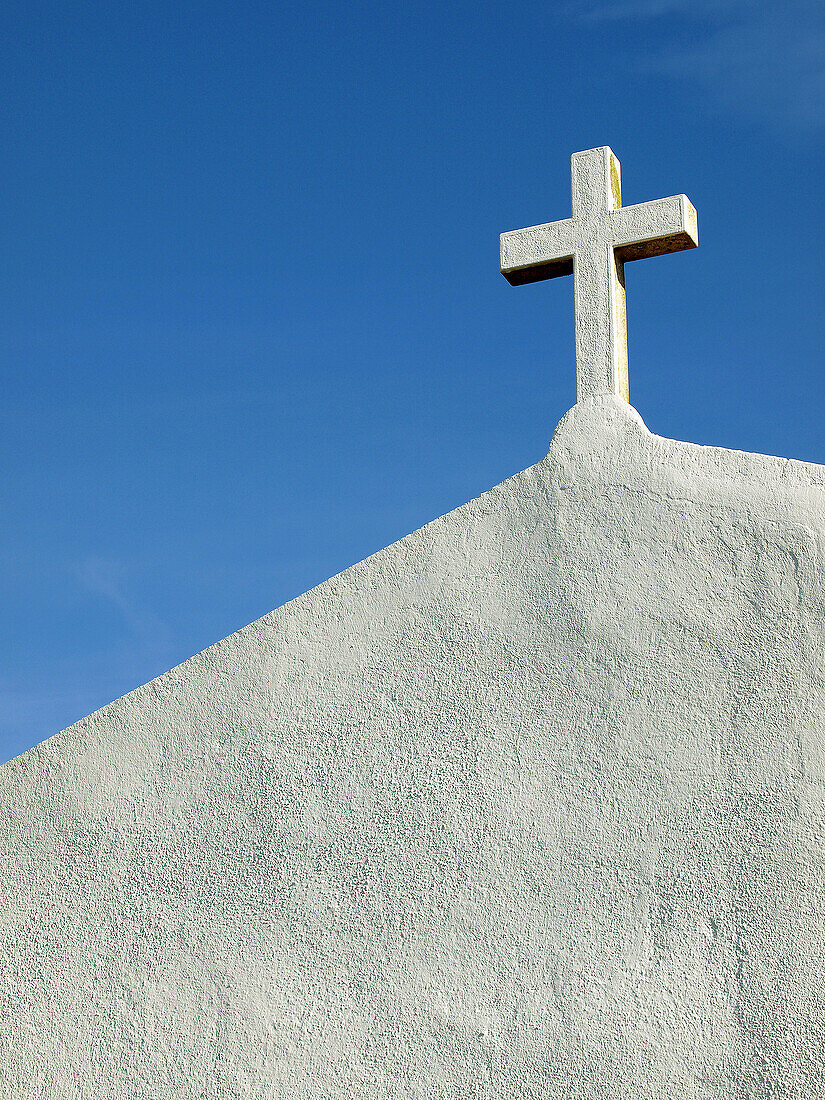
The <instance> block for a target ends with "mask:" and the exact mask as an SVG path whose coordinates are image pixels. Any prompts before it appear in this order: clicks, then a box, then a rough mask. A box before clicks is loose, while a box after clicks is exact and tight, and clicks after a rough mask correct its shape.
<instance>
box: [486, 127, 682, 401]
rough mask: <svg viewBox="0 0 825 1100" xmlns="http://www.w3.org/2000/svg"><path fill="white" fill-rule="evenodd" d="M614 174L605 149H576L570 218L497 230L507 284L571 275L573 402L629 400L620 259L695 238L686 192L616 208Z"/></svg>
mask: <svg viewBox="0 0 825 1100" xmlns="http://www.w3.org/2000/svg"><path fill="white" fill-rule="evenodd" d="M620 172H621V168H620V165H619V162H618V160H617V159H616V157H615V156H614V154H613V152H612V150H610V149H608V148H607V146H603V147H602V148H601V149H588V150H586V151H585V152H583V153H574V154H573V156H572V157H571V158H570V176H571V182H572V188H571V189H572V193H573V217H572V218H567V219H566V220H565V221H562V222H550V223H549V224H548V225H534V226H532V227H531V228H529V229H516V230H514V231H513V232H511V233H502V234H501V273H502V275H504V277H505V278H506V279H507V281H508V282H509V283H512V285H513V286H519V285H520V284H522V283H533V282H536V281H537V280H539V279H554V278H555V277H556V276H557V275H570V274H571V273H572V275H573V302H574V308H575V318H576V400H577V401H582V400H583V399H584V398H586V397H590V396H593V395H595V394H605V393H607V394H613V395H615V396H617V397H623V398H624V399H625V401H628V400H629V395H628V384H627V318H626V314H625V292H624V265H625V262H626V261H627V260H640V259H642V257H644V256H661V255H663V254H664V253H665V252H679V251H681V250H682V249H683V248H695V247H696V245H697V244H698V243H699V238H698V230H697V223H696V211H695V210H694V208H693V205H692V203H691V202H690V200H689V199H688V198H687V196H686V195H673V196H672V197H671V198H669V199H657V200H656V201H655V202H642V203H639V204H638V205H637V206H622V192H621V176H620Z"/></svg>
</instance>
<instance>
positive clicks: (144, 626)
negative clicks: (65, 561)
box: [75, 557, 171, 650]
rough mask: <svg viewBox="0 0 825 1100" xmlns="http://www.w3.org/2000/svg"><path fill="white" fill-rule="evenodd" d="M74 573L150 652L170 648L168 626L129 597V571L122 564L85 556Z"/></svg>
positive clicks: (149, 610)
mask: <svg viewBox="0 0 825 1100" xmlns="http://www.w3.org/2000/svg"><path fill="white" fill-rule="evenodd" d="M75 573H76V576H77V579H78V580H79V581H80V583H81V585H82V586H83V587H84V588H85V589H86V590H87V591H88V592H90V593H92V594H94V595H96V596H100V597H102V598H103V599H104V600H105V601H106V602H107V603H109V604H110V605H111V606H112V607H114V608H115V609H116V610H117V611H118V612H120V615H121V616H122V619H123V622H124V624H125V626H126V628H127V629H128V630H129V631H130V633H131V634H132V635H133V636H134V637H135V638H137V640H138V641H140V642H142V643H143V644H144V645H145V646H147V647H149V648H151V649H152V650H158V649H165V648H166V647H167V646H168V645H169V642H170V639H171V631H170V629H169V627H168V626H167V625H166V623H164V622H163V620H162V619H160V618H159V617H158V616H157V615H156V614H155V613H154V612H153V611H152V610H151V609H150V608H148V607H145V606H143V605H142V604H141V602H140V601H138V600H136V599H135V598H134V597H133V596H132V595H131V593H130V592H129V587H128V570H127V569H126V567H125V566H124V565H123V564H122V563H121V562H117V561H113V560H111V559H108V558H99V557H88V558H85V559H84V560H83V561H81V562H79V563H78V564H77V566H76V568H75Z"/></svg>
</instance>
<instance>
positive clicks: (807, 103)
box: [569, 0, 825, 136]
mask: <svg viewBox="0 0 825 1100" xmlns="http://www.w3.org/2000/svg"><path fill="white" fill-rule="evenodd" d="M569 10H570V12H571V13H572V11H573V9H572V8H571V9H569ZM575 17H576V18H577V19H578V20H579V21H580V22H582V23H591V24H592V23H599V22H601V23H605V22H610V21H612V22H619V21H623V22H627V23H635V24H637V25H639V27H640V29H645V30H646V31H647V32H649V33H645V34H644V43H645V49H644V59H643V60H642V59H639V60H638V61H637V63H636V64H637V68H642V67H643V68H644V69H645V70H646V71H647V72H650V71H653V72H658V73H660V74H662V75H665V76H670V77H673V78H675V79H678V80H679V81H681V82H683V83H684V84H685V85H686V86H687V87H688V88H689V87H690V86H691V85H692V86H693V88H694V89H695V90H696V91H701V92H702V93H704V94H703V97H702V104H703V105H704V106H705V107H713V106H715V107H716V108H717V109H719V110H722V111H725V112H733V113H736V114H739V115H740V116H741V117H743V118H747V119H748V120H749V121H751V122H758V123H764V124H768V125H770V126H772V127H773V128H778V129H781V130H784V131H787V132H790V133H792V134H794V135H797V136H798V135H801V134H805V133H812V132H815V131H821V130H822V129H823V128H825V5H824V4H822V3H821V0H816V2H812V0H786V3H784V4H755V3H753V2H745V0H616V2H615V3H609V2H608V3H606V2H604V0H597V2H593V3H590V4H585V5H583V6H581V7H578V8H577V9H576V16H575Z"/></svg>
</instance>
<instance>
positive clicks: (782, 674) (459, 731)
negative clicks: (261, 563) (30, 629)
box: [0, 399, 825, 1100]
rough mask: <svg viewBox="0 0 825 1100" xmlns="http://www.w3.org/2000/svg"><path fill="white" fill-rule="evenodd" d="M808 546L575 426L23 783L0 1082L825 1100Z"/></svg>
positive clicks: (742, 488)
mask: <svg viewBox="0 0 825 1100" xmlns="http://www.w3.org/2000/svg"><path fill="white" fill-rule="evenodd" d="M823 539H825V468H823V467H817V466H811V465H806V464H803V463H799V462H789V461H784V460H780V459H776V458H768V457H763V456H758V455H746V454H741V453H737V452H731V451H724V450H718V449H714V448H705V447H696V446H692V445H689V444H685V443H676V442H673V441H671V440H666V439H661V438H658V437H656V436H653V435H651V434H649V433H648V431H647V430H646V429H645V427H644V425H643V424H642V422H641V420H640V419H639V418H638V416H637V414H636V413H635V412H634V411H633V410H632V409H630V408H629V407H628V406H627V405H625V404H624V403H623V402H621V401H619V400H611V399H607V400H604V401H600V402H593V403H590V404H588V405H579V406H577V407H576V408H575V409H574V410H573V411H572V412H571V413H569V414H568V416H567V417H566V418H565V419H564V420H563V421H562V423H561V425H560V426H559V428H558V429H557V432H556V435H555V436H554V440H553V443H552V445H551V447H550V452H549V454H548V456H547V457H546V458H545V459H544V460H543V461H542V462H539V463H538V464H537V465H536V466H533V467H531V468H530V469H528V470H526V471H524V472H523V473H521V474H518V475H517V476H515V477H513V478H510V479H509V480H508V481H506V482H504V483H503V484H502V485H499V486H498V487H497V488H495V489H492V490H490V491H489V492H488V493H485V494H484V495H483V496H482V497H480V498H479V499H478V500H475V501H472V502H471V503H469V504H467V505H465V506H464V507H462V508H459V509H457V510H456V511H455V512H452V513H450V514H449V515H447V516H444V517H442V518H441V519H439V520H436V521H435V522H434V523H431V524H429V525H428V526H426V527H424V528H422V529H421V530H420V531H416V532H415V533H414V534H412V535H409V536H408V537H407V538H405V539H402V540H401V542H399V543H397V544H395V545H394V546H391V547H389V548H388V549H386V550H384V551H382V552H381V553H379V554H376V555H375V556H374V557H372V558H369V559H368V560H366V561H364V562H362V563H361V564H359V565H356V566H354V567H353V568H352V569H349V570H347V571H346V572H345V573H343V574H341V575H340V576H337V577H333V578H332V579H331V580H329V581H327V582H326V583H325V584H322V585H321V586H320V587H318V588H316V589H314V590H313V591H311V592H309V593H307V594H306V595H304V596H302V597H300V598H299V599H297V600H295V601H293V602H292V603H290V604H288V605H287V606H286V607H283V608H281V609H280V610H279V611H276V612H274V613H272V614H271V615H268V616H266V617H265V618H263V619H261V620H259V621H258V622H256V623H253V624H252V625H251V626H249V627H246V628H245V629H244V630H241V631H240V632H239V633H237V634H235V635H233V636H232V637H230V638H228V639H226V640H225V641H223V642H220V643H219V644H218V645H215V646H213V647H212V648H211V649H208V650H206V651H205V652H204V653H201V654H200V655H199V656H197V657H193V658H192V659H191V660H189V661H187V662H186V663H185V664H183V665H181V666H180V667H178V668H175V669H173V670H172V671H171V672H168V673H167V674H166V675H164V676H162V677H160V678H159V679H158V680H156V681H154V682H153V683H151V684H148V685H147V686H146V687H143V688H140V689H139V690H137V691H135V692H133V693H132V694H131V695H128V696H126V697H125V698H123V699H120V700H118V701H117V702H115V703H112V704H111V705H110V706H108V707H106V708H104V709H103V710H101V711H99V712H98V713H96V714H93V715H92V716H91V717H90V718H87V719H85V720H84V721H82V722H79V723H78V724H77V725H75V726H73V727H72V728H71V729H69V730H67V731H65V732H64V733H62V734H59V735H58V736H56V737H54V738H52V739H51V740H49V741H46V742H45V743H44V744H42V745H40V746H38V747H37V748H35V749H32V750H31V751H30V752H28V753H26V754H25V755H24V756H21V757H19V758H18V759H16V760H14V761H12V762H11V763H10V764H8V765H7V766H6V767H4V768H3V769H0V898H2V921H0V928H1V929H2V955H0V1094H1V1095H2V1096H3V1097H14V1098H16V1100H34V1098H37V1100H52V1098H59V1100H69V1098H83V1100H88V1098H98V1097H99V1098H106V1100H144V1098H145V1100H149V1098H151V1100H173V1098H175V1100H177V1098H180V1100H183V1098H186V1100H192V1098H205V1100H212V1098H216V1100H217V1098H221V1100H230V1098H231V1100H240V1098H244V1100H245V1098H256V1100H257V1098H265V1100H269V1098H272V1100H274V1098H292V1097H296V1098H301V1100H316V1098H317V1100H322V1098H323V1100H329V1098H345V1097H346V1098H355V1097H365V1098H368V1100H370V1098H379V1097H380V1098H390V1097H405V1098H406V1097H426V1098H440V1097H445V1098H447V1097H449V1098H481V1097H484V1098H491V1100H492V1098H495V1100H515V1098H520V1100H524V1098H548V1097H549V1098H554V1100H555V1098H559V1100H561V1098H565V1100H566V1098H588V1100H590V1098H594V1100H620V1098H621V1100H670V1098H679V1100H692V1098H697V1100H698V1098H701V1100H705V1098H708V1100H709V1098H714V1100H744V1098H763V1097H764V1098H768V1097H771V1098H793V1100H801V1098H803V1097H804V1098H808V1097H810V1098H813V1097H817V1098H821V1097H822V1096H823V1095H825V1070H824V1069H823V1061H824V1053H825V1047H824V1046H823V1039H825V1018H824V1017H825V1009H823V966H822V957H823V948H824V947H825V881H824V879H825V802H823V781H824V780H825V730H824V729H823V724H824V722H823V720H824V719H825V686H823V675H825V667H824V666H823V629H824V628H823V606H824V605H825V574H824V573H823Z"/></svg>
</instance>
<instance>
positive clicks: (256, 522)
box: [0, 0, 825, 759]
mask: <svg viewBox="0 0 825 1100" xmlns="http://www.w3.org/2000/svg"><path fill="white" fill-rule="evenodd" d="M0 30H1V31H2V33H0V107H1V108H2V120H3V126H2V133H3V143H4V152H5V156H4V172H3V198H4V201H3V216H2V219H0V237H2V251H1V253H0V254H1V255H2V261H0V280H1V281H2V303H3V309H2V325H0V368H1V369H2V374H3V387H2V400H0V468H2V478H0V499H1V500H2V516H3V525H2V540H0V563H2V574H1V575H2V585H0V633H2V645H0V758H2V759H5V758H8V757H11V756H13V755H15V754H17V753H19V752H21V751H23V750H24V749H25V748H27V747H29V746H30V745H32V744H34V743H36V742H37V741H40V740H42V739H43V738H45V737H47V736H49V735H50V734H52V733H54V732H56V731H57V730H59V729H61V728H63V727H65V726H66V725H69V724H70V723H71V722H74V721H76V720H77V719H78V718H81V717H83V715H85V714H87V713H89V712H90V711H92V710H95V709H96V708H98V707H99V706H102V705H103V704H105V703H107V702H109V701H110V700H111V699H113V698H116V697H117V696H119V695H121V694H123V693H124V692H126V691H129V690H131V689H132V688H134V687H136V686H138V685H139V684H141V683H144V682H145V681H147V680H149V679H151V678H153V677H154V676H157V675H158V674H159V673H161V672H163V671H165V670H166V669H167V668H169V667H170V666H172V665H174V664H177V663H178V662H180V661H182V660H184V659H185V658H187V657H189V656H191V655H192V654H193V653H195V652H198V651H199V650H201V649H203V648H205V647H206V646H207V645H210V644H211V643H212V642H214V641H217V640H218V639H220V638H222V637H224V636H225V635H227V634H229V633H231V632H232V631H234V630H237V629H238V628H239V627H242V626H244V625H245V624H246V623H248V622H250V621H251V620H253V619H255V618H257V617H258V616H260V615H262V614H265V613H266V612H267V611H269V610H271V609H272V608H274V607H277V606H278V605H280V604H282V603H284V602H285V601H286V600H289V599H291V598H292V597H293V596H296V595H298V594H299V593H301V592H303V591H305V590H306V589H307V588H310V587H311V586H313V585H315V584H317V583H319V582H320V581H323V580H324V579H326V578H327V577H328V576H330V575H332V574H334V573H336V572H339V571H340V570H341V569H344V568H346V566H348V565H350V564H352V563H353V562H355V561H358V560H360V559H361V558H363V557H365V556H366V555H368V554H370V553H372V552H373V551H375V550H378V549H380V548H381V547H383V546H385V545H387V544H389V543H391V542H393V541H394V540H396V539H398V538H400V537H402V536H403V535H405V534H406V533H408V532H409V531H411V530H413V529H415V528H417V527H419V526H421V524H423V523H426V522H427V521H429V520H431V519H433V518H435V517H436V516H438V515H441V514H442V513H444V512H446V511H448V510H449V509H451V508H454V507H456V506H457V505H459V504H462V503H463V502H464V501H466V500H468V499H470V498H471V497H473V496H477V495H478V494H479V493H481V492H483V491H484V490H485V489H487V488H489V487H490V486H492V485H494V484H496V483H497V482H499V481H501V480H503V479H504V478H506V477H508V476H509V475H511V474H513V473H515V472H516V471H518V470H521V469H523V468H524V467H526V466H528V465H530V464H532V463H534V462H536V461H538V460H539V459H540V458H541V457H542V456H543V454H544V453H545V451H546V447H547V443H548V440H549V439H550V436H551V434H552V431H553V428H554V427H555V425H556V423H557V421H558V420H559V419H560V417H561V416H562V415H563V414H564V412H565V411H566V410H567V409H568V408H569V407H570V405H572V404H573V401H574V400H575V371H574V362H573V326H572V283H571V280H569V279H558V280H554V281H552V282H549V283H540V284H536V285H533V286H526V287H519V288H511V287H509V286H508V285H507V283H506V282H505V281H504V279H503V278H502V277H501V275H500V273H499V271H498V235H499V233H500V232H502V231H503V230H507V229H516V228H520V227H522V226H524V225H531V224H535V223H537V222H542V221H551V220H554V219H556V218H563V217H567V216H568V215H569V210H570V193H569V157H570V154H571V153H572V152H574V151H576V150H579V149H586V148H590V147H593V146H597V145H610V146H612V148H613V149H614V151H615V152H616V154H617V156H618V157H619V159H620V160H621V162H622V174H623V192H624V200H625V202H628V203H632V202H641V201H644V200H646V199H653V198H658V197H660V196H663V195H669V194H673V193H678V192H685V193H686V194H687V195H688V196H689V197H690V198H691V199H692V201H693V203H694V205H695V206H696V207H697V209H698V211H699V232H700V241H701V243H700V247H699V249H698V250H696V251H692V252H686V253H680V254H677V255H673V256H668V257H662V258H659V259H656V260H651V261H645V262H640V263H636V264H633V265H631V266H630V267H629V268H628V270H627V292H628V328H629V342H630V343H629V351H630V390H631V401H632V403H633V404H634V405H635V406H636V408H637V409H638V410H639V412H640V413H641V414H642V416H643V417H644V419H645V421H646V423H647V424H648V426H649V427H650V428H651V430H653V431H655V432H658V433H660V434H663V435H668V436H673V437H675V438H679V439H688V440H692V441H694V442H698V443H713V444H720V445H723V446H728V447H737V448H742V449H745V450H753V451H764V452H768V453H773V454H779V455H786V456H791V457H797V458H802V459H807V460H811V461H815V462H825V432H824V431H823V417H822V405H823V396H825V381H824V380H823V379H824V375H823V350H822V344H823V337H822V333H823V329H825V279H824V278H823V275H825V271H824V270H823V268H825V216H823V197H824V195H823V168H825V163H824V162H823V139H825V7H823V5H822V4H821V2H817V3H807V2H805V3H803V2H801V0H787V2H786V3H783V4H781V5H767V4H756V3H753V2H750V3H742V2H736V0H715V2H713V3H710V2H703V0H690V2H687V0H627V2H624V0H617V2H615V3H610V2H609V0H604V2H598V0H592V2H589V0H584V2H579V3H572V2H571V3H566V2H561V3H553V2H552V0H549V2H548V0H543V2H541V3H538V2H537V3H513V4H490V3H478V2H474V3H455V2H450V0H446V2H442V3H440V4H438V5H434V4H423V3H417V2H412V3H411V2H407V3H404V4H386V5H380V4H378V5H377V4H374V3H370V4H367V3H358V2H352V0H350V2H347V3H343V2H342V3H321V2H313V0H309V2H307V0H305V2H304V3H302V4H296V5H285V4H277V3H276V4H271V3H267V4H263V3H246V2H243V0H240V2H238V0H235V2H233V3H231V4H230V3H202V4H192V3H186V2H182V3H178V4H174V5H169V4H159V3H157V4H153V3H133V4H128V5H127V4H123V3H120V2H118V0H115V2H111V0H109V2H108V3H106V4H102V3H100V4H94V3H86V4H78V5H63V4H56V3H36V2H35V3H28V2H27V3H26V4H16V5H15V4H11V5H8V6H6V7H5V8H4V12H3V15H2V16H0Z"/></svg>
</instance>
